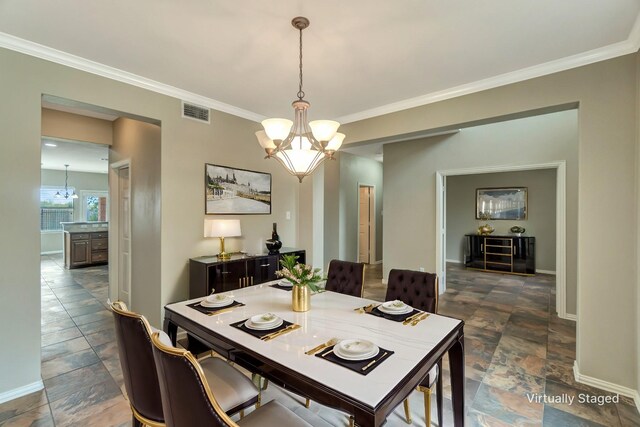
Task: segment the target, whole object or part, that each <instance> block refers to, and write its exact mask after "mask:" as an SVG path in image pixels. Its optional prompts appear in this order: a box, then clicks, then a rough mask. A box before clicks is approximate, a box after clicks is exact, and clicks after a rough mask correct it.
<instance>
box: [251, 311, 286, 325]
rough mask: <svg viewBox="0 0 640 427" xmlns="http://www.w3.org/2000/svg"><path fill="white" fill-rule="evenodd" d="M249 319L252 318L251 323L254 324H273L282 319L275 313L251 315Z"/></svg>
mask: <svg viewBox="0 0 640 427" xmlns="http://www.w3.org/2000/svg"><path fill="white" fill-rule="evenodd" d="M249 320H251V323H253V324H254V325H272V324H274V323H277V322H278V320H282V319H280V318H279V317H278V316H277V315H275V314H273V313H262V314H256V315H255V316H251V319H249Z"/></svg>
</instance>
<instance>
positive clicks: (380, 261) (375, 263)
mask: <svg viewBox="0 0 640 427" xmlns="http://www.w3.org/2000/svg"><path fill="white" fill-rule="evenodd" d="M369 264H373V265H377V264H382V260H381V259H380V260H378V261H373V262H370V263H369Z"/></svg>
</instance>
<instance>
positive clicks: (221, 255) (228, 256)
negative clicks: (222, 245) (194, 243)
mask: <svg viewBox="0 0 640 427" xmlns="http://www.w3.org/2000/svg"><path fill="white" fill-rule="evenodd" d="M216 256H217V257H218V258H219V259H231V254H230V253H227V252H220V253H219V254H218V255H216Z"/></svg>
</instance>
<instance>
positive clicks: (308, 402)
mask: <svg viewBox="0 0 640 427" xmlns="http://www.w3.org/2000/svg"><path fill="white" fill-rule="evenodd" d="M309 405H311V400H310V399H309V398H308V397H307V400H306V401H305V402H304V407H305V408H307V409H309Z"/></svg>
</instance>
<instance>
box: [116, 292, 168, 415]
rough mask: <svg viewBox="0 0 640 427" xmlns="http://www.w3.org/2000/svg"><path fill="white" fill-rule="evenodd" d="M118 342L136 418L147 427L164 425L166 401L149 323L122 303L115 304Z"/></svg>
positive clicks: (123, 373)
mask: <svg viewBox="0 0 640 427" xmlns="http://www.w3.org/2000/svg"><path fill="white" fill-rule="evenodd" d="M111 311H112V312H113V317H114V320H115V332H116V342H117V344H118V352H119V354H120V365H121V366H122V375H123V377H124V386H125V388H126V390H127V396H128V397H129V403H130V404H131V409H132V411H133V413H134V417H135V418H137V419H138V420H139V421H141V422H144V423H145V424H153V425H158V424H160V425H162V423H163V422H164V415H163V412H162V399H161V397H160V387H159V385H158V375H157V373H156V365H155V362H154V359H153V352H152V345H151V334H152V330H151V326H150V325H149V323H148V322H147V320H146V319H145V318H144V317H143V316H141V315H139V314H136V313H133V312H131V311H129V310H127V306H126V305H125V304H124V303H123V302H120V301H117V302H114V303H113V304H111Z"/></svg>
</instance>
